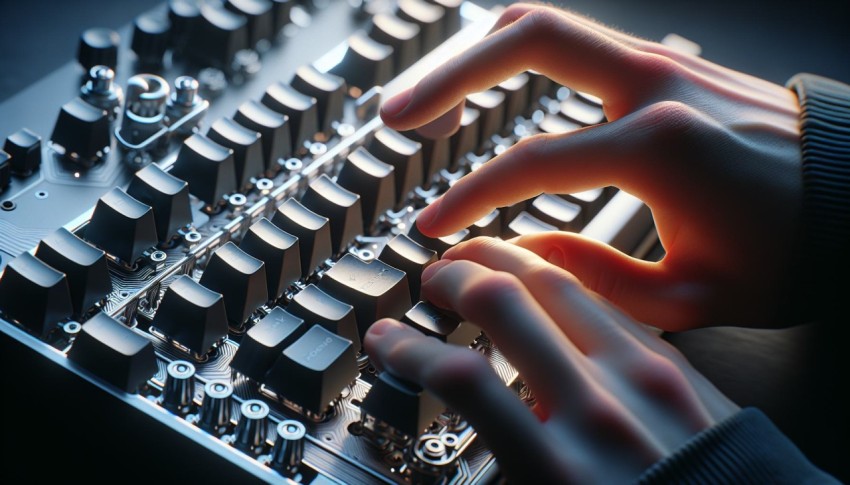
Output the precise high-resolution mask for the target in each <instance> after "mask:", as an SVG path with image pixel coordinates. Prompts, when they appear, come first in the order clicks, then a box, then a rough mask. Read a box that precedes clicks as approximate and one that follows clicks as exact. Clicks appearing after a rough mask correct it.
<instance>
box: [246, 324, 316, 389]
mask: <svg viewBox="0 0 850 485" xmlns="http://www.w3.org/2000/svg"><path fill="white" fill-rule="evenodd" d="M306 331H307V325H306V324H305V323H304V320H302V319H300V318H298V317H296V316H295V315H292V314H291V313H289V312H287V311H286V310H284V309H283V308H281V307H274V308H273V309H272V311H271V312H269V314H268V315H266V316H265V317H263V318H262V320H260V321H259V322H257V324H256V325H254V326H253V327H251V328H250V329H249V330H248V332H247V333H246V334H245V336H244V337H242V340H241V341H240V343H239V350H237V351H236V355H235V356H234V357H233V361H232V362H231V363H230V367H232V368H234V369H236V370H237V371H239V372H240V373H241V374H242V375H244V376H247V377H249V378H251V379H253V380H255V381H262V379H263V376H265V375H266V372H268V370H269V369H271V367H272V365H274V362H275V360H277V358H278V356H279V355H280V353H281V352H282V351H283V349H284V348H286V347H288V346H289V344H291V343H292V342H294V341H295V339H297V338H298V337H300V336H301V335H303V334H304V332H306Z"/></svg>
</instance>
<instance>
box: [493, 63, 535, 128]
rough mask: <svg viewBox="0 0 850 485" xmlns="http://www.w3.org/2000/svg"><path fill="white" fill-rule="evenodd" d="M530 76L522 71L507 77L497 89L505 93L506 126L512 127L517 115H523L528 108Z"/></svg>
mask: <svg viewBox="0 0 850 485" xmlns="http://www.w3.org/2000/svg"><path fill="white" fill-rule="evenodd" d="M528 85H529V77H528V74H526V73H524V72H521V73H519V74H517V75H516V76H514V77H512V78H509V79H505V80H504V81H502V82H501V83H499V85H498V86H496V89H498V90H499V91H501V92H503V93H505V120H506V121H507V123H506V124H505V125H506V127H508V128H510V127H512V124H513V121H514V119H515V118H516V117H517V116H522V115H524V114H525V112H526V111H527V110H528V108H529V106H528V95H529V88H528Z"/></svg>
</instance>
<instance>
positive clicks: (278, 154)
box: [233, 101, 292, 172]
mask: <svg viewBox="0 0 850 485" xmlns="http://www.w3.org/2000/svg"><path fill="white" fill-rule="evenodd" d="M233 120H234V121H236V122H237V123H239V124H240V125H242V126H244V127H245V128H248V129H250V130H254V131H256V132H258V133H260V135H261V137H260V144H261V145H262V147H263V165H264V166H265V168H266V170H270V171H272V172H275V171H277V161H278V160H280V159H286V158H289V157H290V156H291V155H292V140H291V138H290V137H291V135H290V133H289V117H288V116H286V115H282V114H280V113H278V112H276V111H274V110H272V109H270V108H268V107H267V106H265V105H263V104H260V103H258V102H256V101H246V102H245V103H243V104H242V106H240V107H239V109H238V110H237V111H236V114H234V115H233Z"/></svg>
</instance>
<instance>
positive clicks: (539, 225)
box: [503, 211, 558, 239]
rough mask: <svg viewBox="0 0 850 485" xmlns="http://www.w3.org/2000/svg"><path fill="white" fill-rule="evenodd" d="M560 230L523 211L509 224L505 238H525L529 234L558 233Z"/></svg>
mask: <svg viewBox="0 0 850 485" xmlns="http://www.w3.org/2000/svg"><path fill="white" fill-rule="evenodd" d="M557 230H558V228H557V227H555V226H553V225H551V224H546V223H545V222H543V221H541V220H540V219H538V218H536V217H534V216H533V215H531V214H529V213H528V212H526V211H522V212H520V213H519V215H517V216H516V218H515V219H514V220H513V221H511V222H510V223H509V224H508V227H507V228H506V229H505V231H504V236H503V237H504V238H505V239H511V238H514V237H517V236H525V235H528V234H537V233H540V232H549V231H557Z"/></svg>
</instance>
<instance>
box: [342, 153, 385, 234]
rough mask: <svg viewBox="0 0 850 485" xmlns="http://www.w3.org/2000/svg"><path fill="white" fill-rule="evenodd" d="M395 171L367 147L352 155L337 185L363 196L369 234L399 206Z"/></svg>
mask: <svg viewBox="0 0 850 485" xmlns="http://www.w3.org/2000/svg"><path fill="white" fill-rule="evenodd" d="M394 170H395V169H394V168H393V166H392V165H388V164H386V163H384V162H382V161H381V160H378V159H377V158H376V157H375V156H374V155H372V154H371V153H369V152H368V151H366V149H365V148H363V147H358V148H357V149H356V150H354V151H353V152H351V153H350V154H349V155H348V157H347V158H346V160H345V163H344V164H343V165H342V169H340V171H339V175H338V176H337V183H338V184H339V185H340V186H341V187H343V188H346V189H348V190H350V191H351V192H353V193H356V194H359V195H360V201H361V207H362V209H363V230H364V231H365V232H366V233H368V232H370V231H371V230H372V229H373V228H374V225H375V223H376V222H378V217H379V216H381V214H383V213H385V212H386V211H387V210H389V209H392V208H393V206H395V201H396V193H395V175H394V174H393V171H394Z"/></svg>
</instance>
